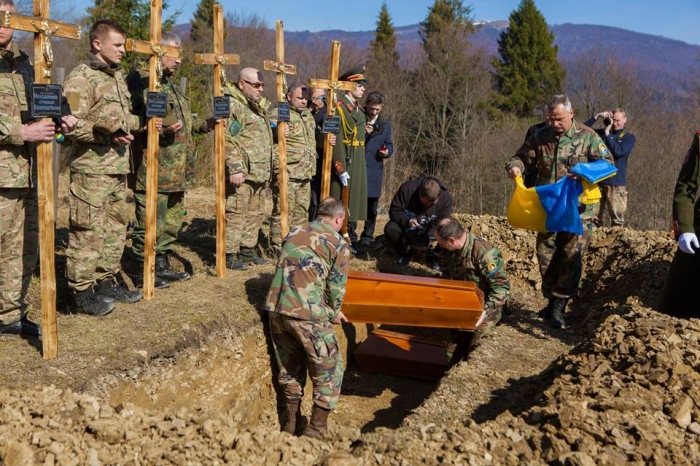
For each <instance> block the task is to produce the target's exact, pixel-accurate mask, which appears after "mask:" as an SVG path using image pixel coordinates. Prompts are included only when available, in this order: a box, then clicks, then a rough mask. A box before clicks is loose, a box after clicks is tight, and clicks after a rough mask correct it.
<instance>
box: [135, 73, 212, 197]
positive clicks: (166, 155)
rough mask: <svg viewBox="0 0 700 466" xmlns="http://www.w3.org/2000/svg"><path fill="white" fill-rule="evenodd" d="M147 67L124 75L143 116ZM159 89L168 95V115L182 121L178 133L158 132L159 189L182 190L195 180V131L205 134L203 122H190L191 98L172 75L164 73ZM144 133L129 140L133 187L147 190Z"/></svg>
mask: <svg viewBox="0 0 700 466" xmlns="http://www.w3.org/2000/svg"><path fill="white" fill-rule="evenodd" d="M148 78H149V72H148V70H147V69H132V70H131V72H129V75H128V76H127V77H126V84H127V85H128V87H129V92H130V93H131V103H132V106H133V111H134V113H135V114H137V115H140V116H141V117H143V118H144V119H145V118H146V101H147V97H148ZM160 92H164V93H165V94H166V95H167V100H168V104H167V106H168V115H167V116H166V117H165V118H164V119H166V120H167V119H168V118H169V117H170V118H173V119H174V120H180V121H181V122H182V124H183V126H182V128H181V129H180V131H178V132H177V133H168V134H161V135H160V136H159V138H158V192H163V193H167V192H178V191H184V190H185V189H187V188H191V187H193V186H194V185H195V182H196V179H197V171H196V165H195V164H196V152H195V144H194V138H193V137H192V135H193V134H194V133H197V132H200V133H206V131H207V122H206V121H197V122H195V121H193V120H192V111H191V109H190V99H189V98H188V97H187V96H186V95H184V94H182V93H181V92H180V90H179V89H178V87H177V86H176V85H175V84H174V83H173V82H172V80H171V77H169V76H163V79H162V80H161V82H160ZM147 139H148V138H147V134H146V133H145V132H144V133H141V134H139V135H138V136H137V137H136V139H135V140H134V142H133V143H132V149H133V171H134V173H135V174H136V189H137V190H139V191H145V190H146V166H147V157H146V149H147Z"/></svg>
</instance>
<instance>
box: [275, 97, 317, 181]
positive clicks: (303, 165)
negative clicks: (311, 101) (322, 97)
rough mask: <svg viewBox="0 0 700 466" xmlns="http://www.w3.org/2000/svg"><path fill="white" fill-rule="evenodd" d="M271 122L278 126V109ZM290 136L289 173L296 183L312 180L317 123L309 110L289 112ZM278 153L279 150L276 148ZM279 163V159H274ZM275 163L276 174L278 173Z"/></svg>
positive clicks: (288, 148) (292, 109)
mask: <svg viewBox="0 0 700 466" xmlns="http://www.w3.org/2000/svg"><path fill="white" fill-rule="evenodd" d="M270 121H271V122H272V123H273V126H276V125H277V109H276V108H275V109H274V110H272V113H271V114H270ZM288 125H289V136H288V137H287V173H288V174H289V179H290V180H294V181H304V180H310V179H311V177H312V176H314V173H316V122H315V121H314V117H313V116H312V115H311V112H309V111H308V110H307V109H304V110H302V111H301V112H300V111H298V110H296V109H294V108H291V109H290V110H289V123H288ZM275 151H277V148H275ZM274 160H275V161H278V157H275V158H274ZM278 165H279V164H278V163H275V167H274V170H275V173H276V172H277V171H278Z"/></svg>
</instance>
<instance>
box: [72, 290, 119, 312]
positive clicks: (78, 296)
mask: <svg viewBox="0 0 700 466" xmlns="http://www.w3.org/2000/svg"><path fill="white" fill-rule="evenodd" d="M74 300H75V310H76V311H78V312H82V313H84V314H89V315H91V316H96V317H101V316H106V315H107V314H109V313H110V312H112V311H113V310H114V307H115V306H116V305H115V304H114V300H113V299H111V298H104V297H101V296H98V295H97V294H95V290H94V287H92V286H91V287H90V288H88V289H87V290H83V291H76V292H75V296H74Z"/></svg>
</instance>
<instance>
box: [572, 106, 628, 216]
mask: <svg viewBox="0 0 700 466" xmlns="http://www.w3.org/2000/svg"><path fill="white" fill-rule="evenodd" d="M601 118H602V119H603V126H604V127H603V128H602V129H596V130H595V132H596V133H598V135H599V136H600V137H601V139H602V140H603V141H604V142H605V145H606V146H608V149H609V150H610V153H611V154H612V156H613V159H615V167H617V174H616V175H615V176H613V177H612V178H608V179H607V180H604V181H602V182H601V183H600V191H601V193H602V195H603V197H602V198H601V200H600V208H599V209H598V214H597V216H596V217H597V221H598V224H599V225H602V224H603V223H604V220H605V213H606V211H607V213H608V216H609V217H610V222H611V223H612V226H615V227H622V226H624V225H625V213H626V212H627V160H628V159H629V157H630V155H631V154H632V149H634V144H635V143H636V142H637V139H636V138H635V136H634V134H632V133H630V132H629V131H627V128H625V125H626V124H627V114H626V113H625V111H624V110H623V109H621V108H616V109H615V110H613V111H612V112H609V111H606V112H600V113H597V114H596V115H595V116H594V117H593V118H589V119H588V120H587V121H586V122H585V123H584V124H585V125H586V126H593V125H594V124H595V122H596V121H598V120H599V119H601Z"/></svg>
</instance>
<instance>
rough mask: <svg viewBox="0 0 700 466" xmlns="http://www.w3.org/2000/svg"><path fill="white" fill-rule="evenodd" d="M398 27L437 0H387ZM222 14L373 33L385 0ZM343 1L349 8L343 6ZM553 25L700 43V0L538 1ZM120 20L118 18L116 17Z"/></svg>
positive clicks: (234, 7)
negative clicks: (587, 26)
mask: <svg viewBox="0 0 700 466" xmlns="http://www.w3.org/2000/svg"><path fill="white" fill-rule="evenodd" d="M169 2H170V8H169V9H168V10H166V11H165V12H164V13H163V17H164V18H167V17H168V16H169V15H170V14H172V12H173V11H175V10H176V9H181V10H182V13H181V14H180V16H179V18H178V21H177V22H178V23H186V22H189V20H190V18H191V17H192V15H193V12H194V10H195V9H196V8H197V5H198V3H199V1H198V0H169ZM51 3H52V12H53V11H54V10H53V8H54V7H53V4H54V3H57V4H58V8H59V10H63V11H71V12H73V13H76V14H77V13H79V12H80V11H84V10H85V9H86V8H87V7H89V6H91V5H93V3H94V2H93V0H52V2H51ZM386 3H387V7H388V9H389V14H390V15H391V18H392V21H393V24H394V26H395V27H398V26H408V25H411V24H417V23H419V22H421V21H422V20H424V19H425V17H426V16H427V14H428V9H429V7H430V6H431V5H432V4H433V3H434V0H386ZM463 3H464V5H471V7H472V14H473V16H474V19H475V20H477V21H495V20H506V21H507V20H508V16H509V15H510V13H511V12H512V11H513V10H514V9H516V8H517V7H518V5H519V4H520V0H472V1H469V0H464V2H463ZM221 4H222V5H223V7H224V13H225V14H228V13H234V14H236V15H242V16H244V17H247V16H250V15H253V14H254V15H256V16H258V17H260V18H263V19H264V20H265V21H266V23H267V24H268V25H269V26H270V27H271V28H273V27H274V24H275V21H276V20H282V21H284V29H285V30H286V31H303V30H309V31H323V30H328V29H342V30H346V31H369V30H374V29H375V27H376V21H377V15H378V13H379V10H380V8H381V5H382V0H350V1H343V0H341V1H338V0H249V1H244V2H240V1H236V0H233V1H229V0H222V1H221ZM344 5H345V6H344ZM535 5H536V6H537V8H538V10H539V11H540V13H542V15H543V16H544V18H545V20H546V21H547V23H548V24H550V25H556V24H563V23H574V24H596V25H602V26H614V27H619V28H622V29H629V30H631V31H636V32H642V33H646V34H653V35H658V36H663V37H666V38H669V39H676V40H681V41H683V42H688V43H690V44H695V45H700V0H665V1H658V0H586V1H574V0H535ZM113 19H115V20H117V21H119V18H113Z"/></svg>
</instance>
